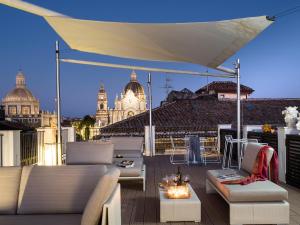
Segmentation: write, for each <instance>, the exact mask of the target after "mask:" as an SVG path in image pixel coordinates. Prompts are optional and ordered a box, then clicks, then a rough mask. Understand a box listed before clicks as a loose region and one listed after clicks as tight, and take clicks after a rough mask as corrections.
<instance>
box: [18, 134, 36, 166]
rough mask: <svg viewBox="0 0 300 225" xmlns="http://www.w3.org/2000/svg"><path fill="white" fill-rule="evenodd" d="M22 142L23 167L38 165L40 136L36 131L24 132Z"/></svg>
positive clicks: (21, 135)
mask: <svg viewBox="0 0 300 225" xmlns="http://www.w3.org/2000/svg"><path fill="white" fill-rule="evenodd" d="M20 139H21V140H20V141H21V143H20V144H21V145H20V147H21V166H27V165H32V164H36V163H37V162H38V135H37V132H36V131H23V132H21V134H20Z"/></svg>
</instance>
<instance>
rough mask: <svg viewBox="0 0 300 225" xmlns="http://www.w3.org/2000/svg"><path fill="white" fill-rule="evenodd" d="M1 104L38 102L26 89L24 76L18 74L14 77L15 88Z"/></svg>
mask: <svg viewBox="0 0 300 225" xmlns="http://www.w3.org/2000/svg"><path fill="white" fill-rule="evenodd" d="M3 102H6V103H8V102H38V100H37V99H36V98H35V97H34V96H33V94H32V93H31V91H30V90H28V89H27V88H26V84H25V76H24V74H23V73H22V72H19V73H18V74H17V76H16V87H15V88H14V89H13V90H11V91H10V92H9V93H8V94H7V95H6V96H5V98H4V99H3Z"/></svg>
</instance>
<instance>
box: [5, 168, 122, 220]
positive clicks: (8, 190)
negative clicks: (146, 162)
mask: <svg viewBox="0 0 300 225" xmlns="http://www.w3.org/2000/svg"><path fill="white" fill-rule="evenodd" d="M119 174H120V171H119V170H118V169H116V168H114V169H109V170H108V169H107V167H106V166H104V165H88V166H86V165H77V166H51V167H47V166H25V167H23V168H20V167H2V168H0V224H1V225H2V224H3V225H39V224H42V225H98V224H100V223H101V224H102V225H107V224H108V225H121V199H120V187H119V184H118V183H117V181H118V177H119Z"/></svg>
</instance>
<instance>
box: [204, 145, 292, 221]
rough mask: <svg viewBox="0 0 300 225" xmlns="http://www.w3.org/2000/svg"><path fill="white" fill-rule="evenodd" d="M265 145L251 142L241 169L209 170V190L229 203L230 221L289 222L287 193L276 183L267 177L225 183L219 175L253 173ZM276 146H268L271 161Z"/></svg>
mask: <svg viewBox="0 0 300 225" xmlns="http://www.w3.org/2000/svg"><path fill="white" fill-rule="evenodd" d="M261 147H262V145H260V144H258V143H248V144H247V146H246V148H245V153H244V159H243V161H242V166H241V167H242V169H241V170H240V171H238V170H232V169H225V170H208V171H207V179H206V192H207V193H219V194H220V195H221V196H222V197H223V198H224V200H225V201H226V202H227V203H228V204H229V210H230V212H229V222H230V224H289V203H288V202H287V200H288V192H287V191H286V190H285V189H284V188H282V187H280V186H278V185H277V184H275V183H273V182H271V181H269V180H266V181H257V182H254V183H250V184H248V185H239V184H235V185H225V184H222V183H221V181H222V180H221V179H220V175H225V174H234V173H236V174H240V175H242V176H247V175H249V174H251V172H252V168H253V167H254V163H255V160H256V157H257V154H258V152H259V150H260V148H261ZM273 152H274V149H272V148H271V147H270V148H269V153H268V161H269V162H270V160H271V157H272V155H273Z"/></svg>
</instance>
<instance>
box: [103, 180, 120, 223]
mask: <svg viewBox="0 0 300 225" xmlns="http://www.w3.org/2000/svg"><path fill="white" fill-rule="evenodd" d="M101 225H121V187H120V184H117V185H116V187H115V189H114V191H113V193H112V194H111V196H110V198H109V199H108V200H107V201H106V202H105V203H104V206H103V212H102V221H101Z"/></svg>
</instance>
